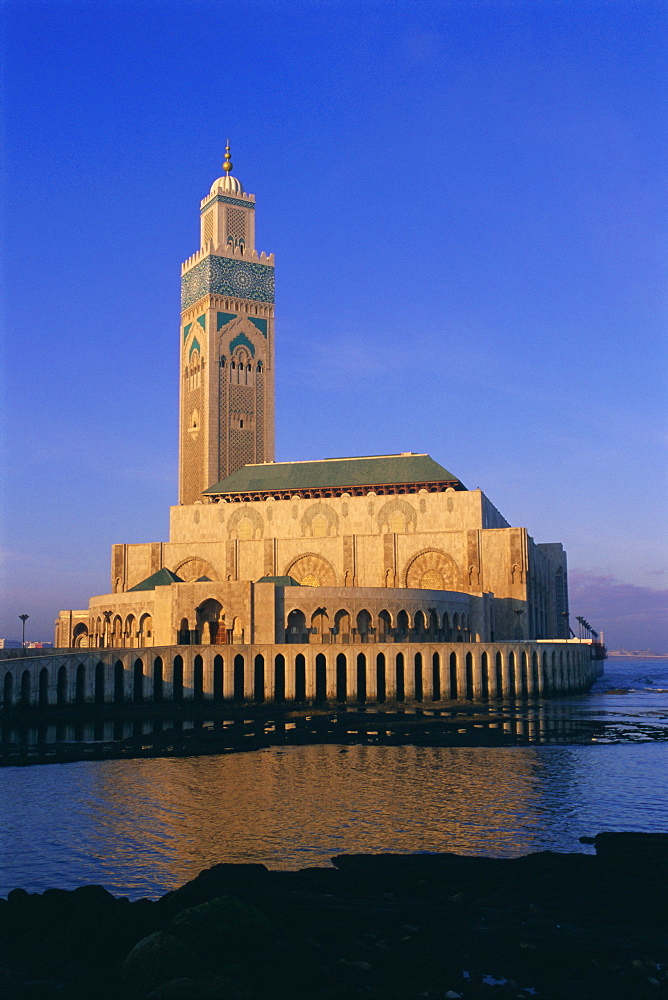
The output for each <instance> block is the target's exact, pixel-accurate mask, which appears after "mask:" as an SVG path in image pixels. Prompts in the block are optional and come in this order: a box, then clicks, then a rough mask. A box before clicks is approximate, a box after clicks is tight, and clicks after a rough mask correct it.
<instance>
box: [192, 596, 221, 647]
mask: <svg viewBox="0 0 668 1000" xmlns="http://www.w3.org/2000/svg"><path fill="white" fill-rule="evenodd" d="M197 631H198V632H199V635H200V642H201V643H203V644H204V645H211V646H220V645H224V644H225V643H226V642H227V629H226V627H225V612H224V611H223V606H222V604H220V602H219V601H216V600H215V599H214V598H213V597H210V598H209V599H208V600H206V601H203V602H202V604H200V606H199V607H198V608H197Z"/></svg>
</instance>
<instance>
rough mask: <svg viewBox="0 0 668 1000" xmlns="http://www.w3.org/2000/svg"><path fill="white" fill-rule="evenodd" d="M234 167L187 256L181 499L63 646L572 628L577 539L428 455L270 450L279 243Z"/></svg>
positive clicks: (61, 632) (64, 619)
mask: <svg viewBox="0 0 668 1000" xmlns="http://www.w3.org/2000/svg"><path fill="white" fill-rule="evenodd" d="M223 166H224V170H225V173H224V176H223V177H221V178H219V179H218V180H216V181H214V183H213V185H212V187H211V190H210V192H209V194H208V195H207V197H206V198H204V200H203V201H202V202H201V205H200V217H201V240H200V243H201V246H200V249H199V250H198V251H197V252H196V253H195V254H193V256H192V257H190V258H189V259H188V260H187V261H186V262H185V264H184V265H183V268H182V279H181V289H182V315H181V332H180V349H181V366H180V458H179V498H180V505H179V506H178V507H173V508H172V511H171V526H170V537H169V541H168V542H147V543H145V544H127V545H126V544H120V545H114V546H113V549H112V568H111V588H112V592H111V593H109V594H105V595H102V596H98V597H93V598H91V600H90V602H89V606H88V608H86V609H85V610H78V611H62V612H61V613H60V615H59V617H58V619H57V621H56V637H55V641H56V646H59V647H71V646H95V647H101V646H104V647H109V646H111V647H136V648H140V647H144V646H165V645H173V644H206V645H208V644H226V643H243V644H257V643H266V644H273V643H284V642H299V643H332V642H333V643H337V642H340V643H345V642H356V641H357V642H374V641H375V642H379V641H383V642H388V641H398V642H406V641H411V640H412V639H413V638H416V639H417V638H420V639H424V638H425V637H431V638H432V639H433V640H434V641H443V642H449V641H457V640H462V641H471V640H473V641H480V642H488V641H495V640H496V641H500V640H516V639H540V638H548V639H556V638H564V639H566V638H568V624H567V621H568V617H567V616H568V586H567V570H566V554H565V552H564V550H563V547H562V546H561V544H559V543H557V542H553V543H548V544H536V543H535V542H534V541H533V539H532V538H531V536H530V535H529V533H528V531H527V529H526V528H523V527H511V526H510V524H509V523H508V522H507V521H506V520H505V519H504V518H503V517H502V515H501V514H500V513H499V512H498V511H497V510H496V508H495V507H494V506H493V505H492V503H491V502H490V501H489V500H488V499H487V497H486V496H485V495H484V494H483V493H482V492H481V491H480V490H467V489H466V487H465V486H464V485H463V484H462V483H461V482H460V480H459V479H458V478H457V476H455V475H454V474H452V473H451V472H448V470H447V469H445V468H444V467H443V466H441V465H439V464H438V463H437V462H435V461H434V460H433V459H432V458H430V457H429V456H428V455H424V454H413V453H401V454H396V455H380V456H370V457H359V458H340V459H326V460H321V461H313V462H278V463H277V462H274V461H273V458H274V258H273V255H267V254H264V253H260V254H258V253H257V251H256V249H255V197H254V196H253V195H250V194H246V193H245V191H244V189H243V187H242V185H241V183H240V182H239V181H238V180H237V179H236V178H235V177H233V176H232V174H231V170H232V163H231V160H230V156H229V147H228V149H227V153H226V157H225V163H224V164H223Z"/></svg>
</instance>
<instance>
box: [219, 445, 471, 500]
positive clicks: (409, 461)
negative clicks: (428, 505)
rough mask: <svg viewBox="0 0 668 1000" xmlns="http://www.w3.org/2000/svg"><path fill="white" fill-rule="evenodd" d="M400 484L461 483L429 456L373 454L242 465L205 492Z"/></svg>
mask: <svg viewBox="0 0 668 1000" xmlns="http://www.w3.org/2000/svg"><path fill="white" fill-rule="evenodd" d="M402 483H452V484H453V485H456V486H459V488H460V489H461V488H462V484H461V483H460V482H459V480H458V479H457V476H453V474H452V473H451V472H448V470H447V469H444V468H443V466H442V465H439V464H438V462H435V461H434V459H433V458H430V456H429V455H415V454H413V453H406V454H403V455H376V456H370V457H363V458H326V459H324V460H323V461H320V462H267V463H262V464H261V465H245V466H244V467H243V469H238V470H237V471H236V472H233V473H232V475H231V476H228V477H227V479H223V480H222V481H221V482H220V483H217V484H216V485H215V486H210V487H209V489H208V490H204V492H205V493H209V494H214V495H218V494H224V493H264V492H268V493H272V492H280V491H281V490H302V489H304V490H305V489H345V488H346V487H348V486H350V487H354V486H385V485H397V486H398V485H401V484H402Z"/></svg>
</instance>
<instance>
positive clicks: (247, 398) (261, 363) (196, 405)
mask: <svg viewBox="0 0 668 1000" xmlns="http://www.w3.org/2000/svg"><path fill="white" fill-rule="evenodd" d="M223 170H224V174H223V176H222V177H219V178H218V180H216V181H214V182H213V184H212V186H211V191H210V192H209V194H208V195H207V196H206V198H204V200H203V201H202V202H201V204H200V217H201V236H200V249H199V250H198V252H197V253H195V254H193V256H192V257H190V258H189V259H188V260H187V261H186V262H185V263H184V264H183V266H182V268H181V392H180V418H179V420H180V429H179V443H180V447H179V502H180V503H182V504H187V503H194V502H195V501H196V500H199V499H200V495H201V493H202V490H205V489H207V488H208V487H209V486H213V485H215V484H216V483H218V482H220V480H221V479H225V478H226V477H227V476H229V475H231V474H232V473H233V472H235V471H236V470H237V469H240V468H241V467H242V466H243V465H247V464H248V463H255V462H271V461H273V459H274V255H273V254H269V255H268V254H265V253H261V254H258V253H257V252H256V250H255V195H254V194H246V193H245V191H244V189H243V187H242V185H241V183H240V182H239V181H238V180H237V178H236V177H233V176H232V160H231V157H230V146H229V140H228V144H227V147H226V150H225V162H224V163H223Z"/></svg>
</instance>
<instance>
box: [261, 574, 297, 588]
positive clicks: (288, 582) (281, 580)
mask: <svg viewBox="0 0 668 1000" xmlns="http://www.w3.org/2000/svg"><path fill="white" fill-rule="evenodd" d="M257 582H258V583H274V584H276V586H277V587H301V583H299V581H298V580H295V578H294V576H263V577H261V578H260V579H259V580H258V581H257Z"/></svg>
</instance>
